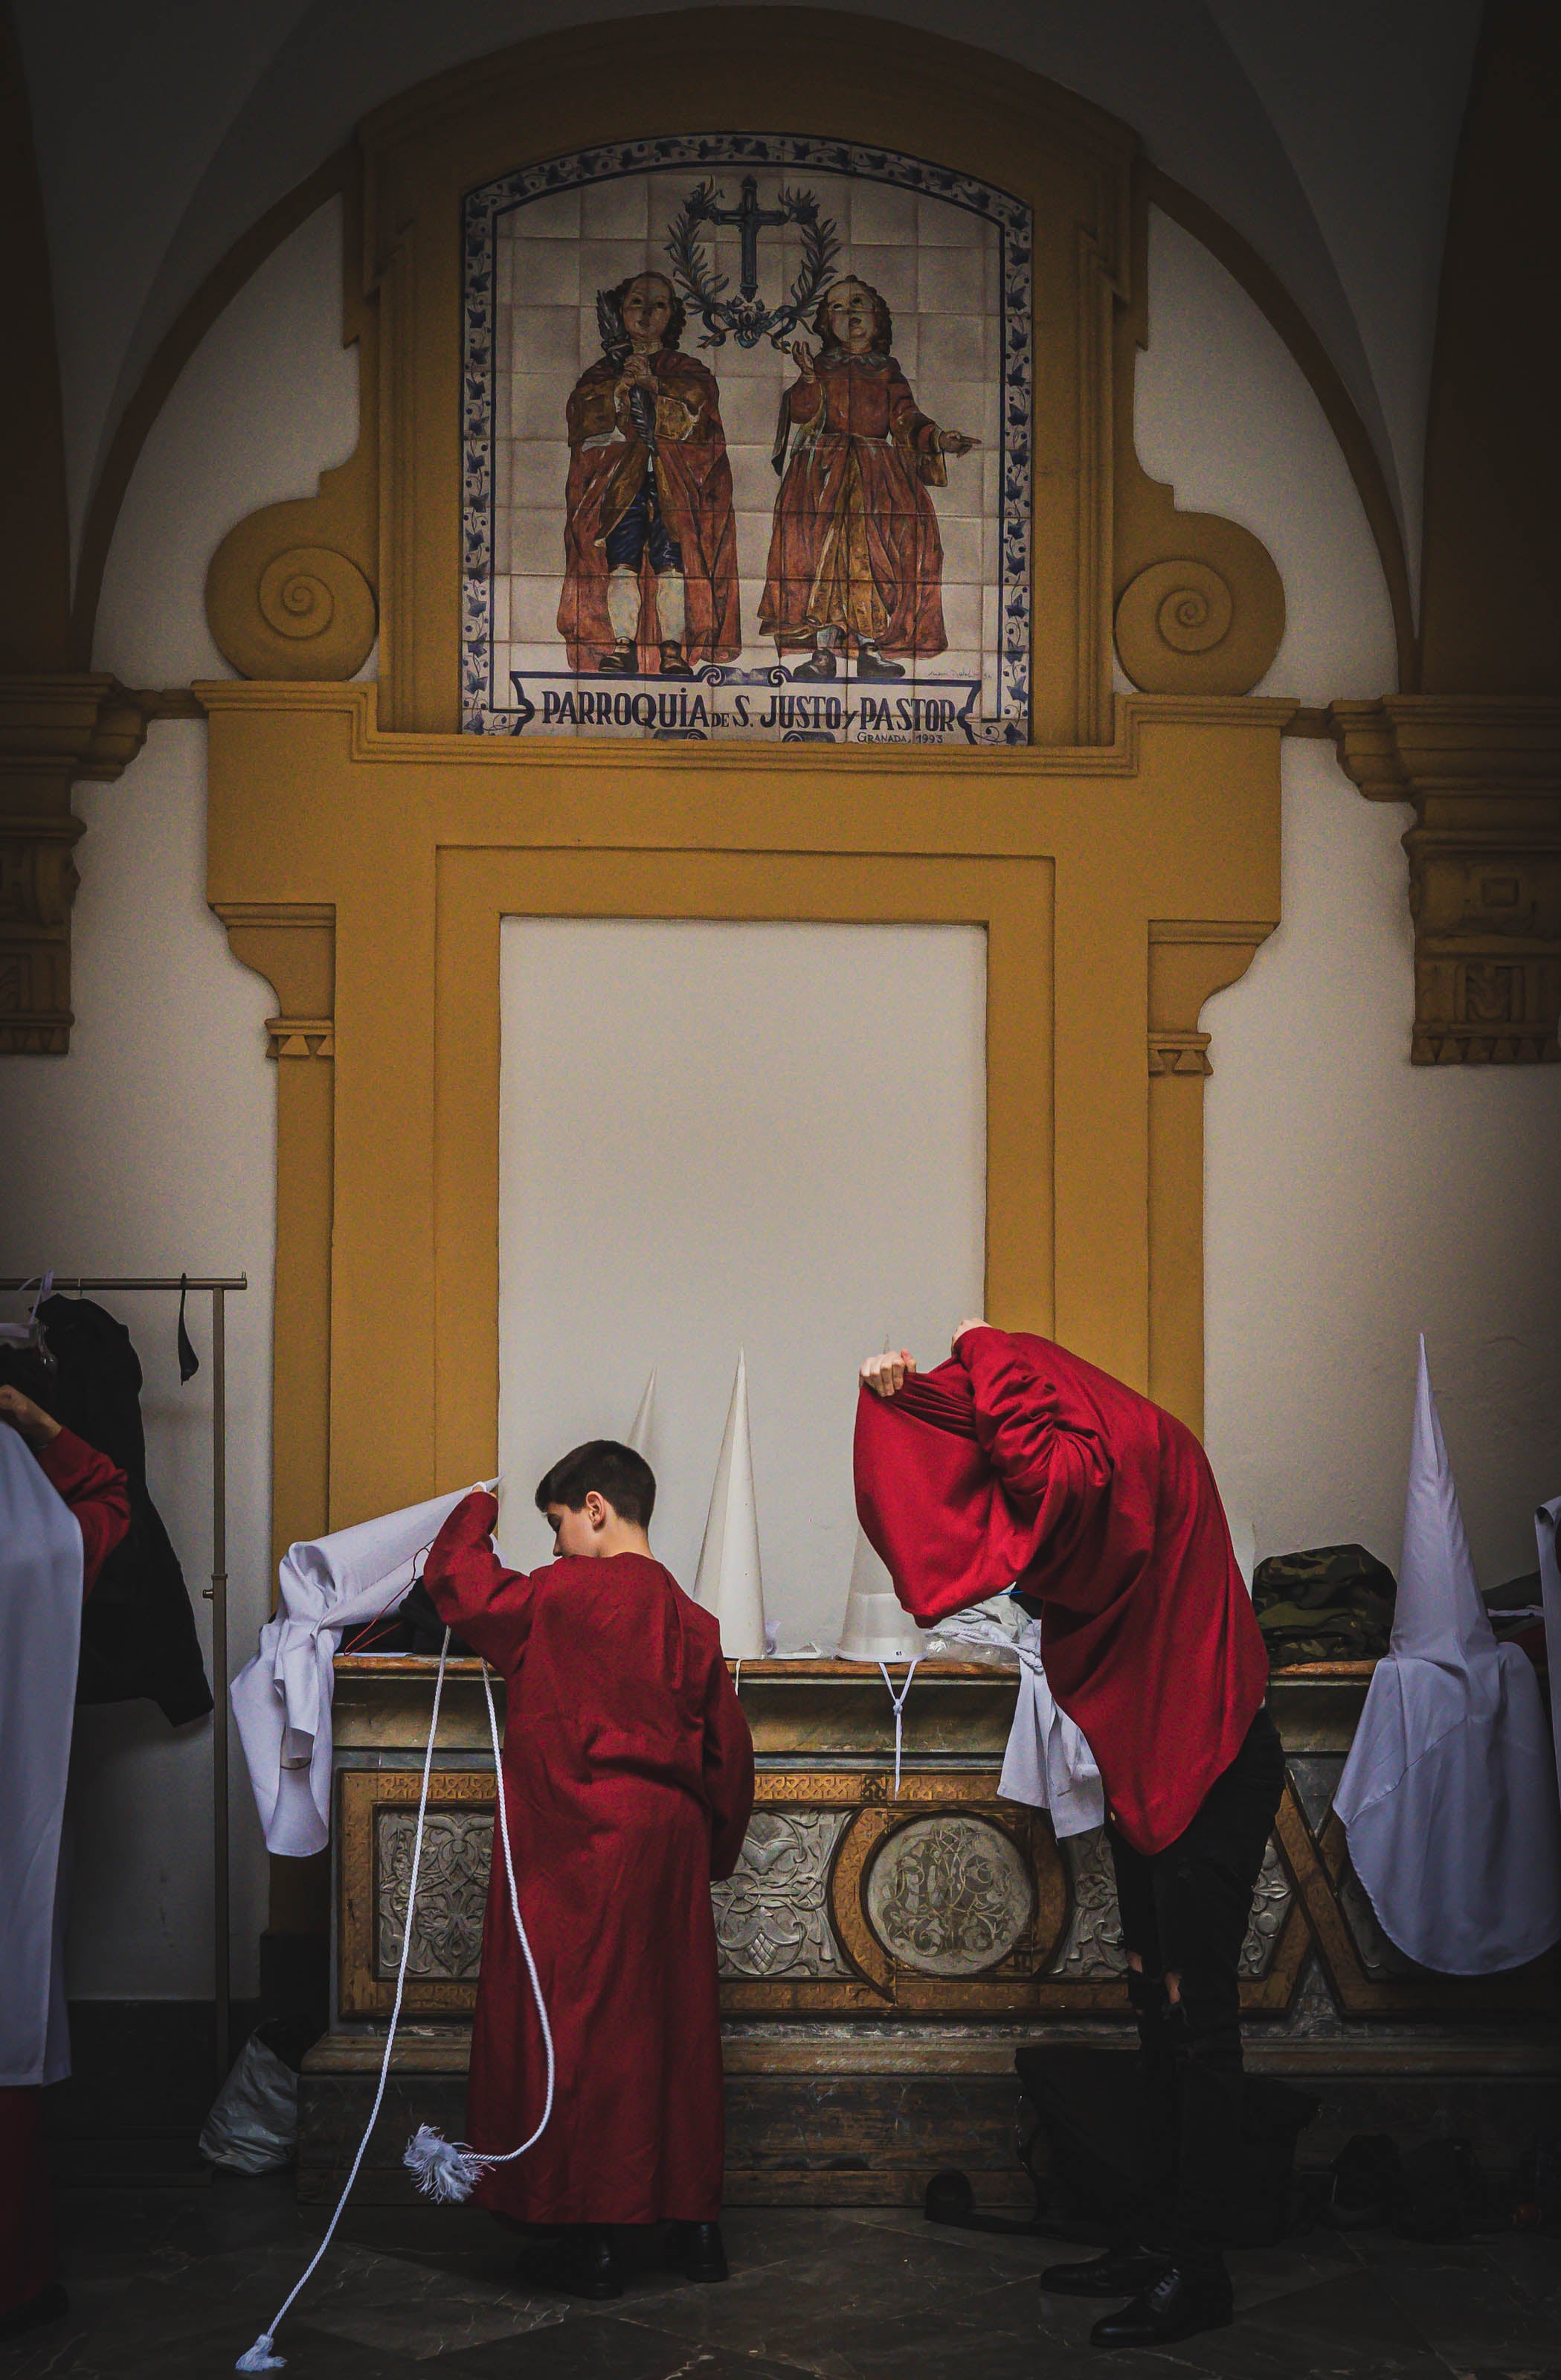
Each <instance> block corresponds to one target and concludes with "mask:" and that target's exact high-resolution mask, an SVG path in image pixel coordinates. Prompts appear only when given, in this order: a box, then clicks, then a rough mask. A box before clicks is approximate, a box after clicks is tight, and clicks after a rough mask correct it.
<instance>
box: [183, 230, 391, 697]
mask: <svg viewBox="0 0 1561 2380" xmlns="http://www.w3.org/2000/svg"><path fill="white" fill-rule="evenodd" d="M360 222H361V216H360V207H359V193H358V192H357V190H356V189H352V190H349V192H348V194H347V208H346V224H345V256H346V260H347V269H346V271H345V275H344V290H345V318H346V319H345V326H344V333H343V335H344V339H345V341H346V342H347V343H348V344H355V345H356V346H357V384H358V434H357V448H356V450H355V451H354V453H353V454H351V455H349V456H348V457H347V460H346V461H345V463H343V464H342V465H341V466H340V467H339V468H337V469H335V470H333V471H322V472H321V475H320V486H319V491H318V492H317V493H316V494H315V495H313V496H307V497H299V498H296V499H294V500H292V501H290V502H288V503H285V504H267V505H266V506H265V507H264V508H263V510H261V511H260V512H258V513H250V514H249V515H248V517H247V518H246V519H244V520H241V521H239V522H237V523H236V526H235V527H234V528H231V529H229V531H228V533H227V535H226V537H224V540H223V541H222V543H221V544H220V545H219V546H218V548H217V550H216V553H214V554H213V555H212V564H211V567H210V569H209V570H208V571H207V574H206V617H207V620H208V622H209V624H210V625H211V630H212V639H213V641H214V642H215V644H216V646H217V649H218V650H219V651H220V652H221V653H222V655H223V657H224V660H225V661H227V662H231V664H232V666H233V667H234V668H235V669H236V671H237V672H238V674H239V676H240V677H251V678H310V679H316V680H321V679H323V680H327V681H330V680H341V679H345V678H349V677H353V676H355V675H356V674H357V671H358V670H360V669H361V668H362V666H363V664H364V662H366V661H367V660H368V658H369V653H370V652H371V651H372V650H373V645H374V639H375V637H376V636H377V635H378V633H379V599H378V592H377V589H378V585H379V548H380V477H379V435H378V428H377V424H378V411H379V408H378V396H379V382H378V373H379V361H378V342H377V338H376V327H377V325H376V316H375V312H374V309H373V307H372V305H371V304H369V301H368V300H367V299H366V298H365V297H363V295H362V280H361V272H360V270H359V269H358V267H357V257H358V255H359V254H360V252H361V235H360V228H359V227H360Z"/></svg>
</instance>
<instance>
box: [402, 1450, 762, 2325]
mask: <svg viewBox="0 0 1561 2380" xmlns="http://www.w3.org/2000/svg"><path fill="white" fill-rule="evenodd" d="M655 1501H656V1481H655V1478H654V1475H652V1473H651V1470H650V1466H649V1464H648V1463H646V1462H645V1461H644V1460H643V1458H642V1457H641V1456H640V1455H638V1454H636V1453H635V1451H633V1449H632V1448H630V1447H626V1446H620V1445H618V1444H617V1443H616V1442H615V1441H614V1440H613V1439H592V1440H591V1441H590V1442H589V1443H588V1444H587V1445H585V1446H577V1447H576V1448H575V1450H574V1451H573V1452H572V1453H570V1454H566V1455H565V1456H564V1457H563V1460H562V1462H559V1463H554V1464H553V1466H552V1469H551V1471H550V1472H548V1474H547V1475H546V1476H545V1478H544V1479H543V1480H542V1482H541V1484H540V1486H539V1487H538V1489H537V1506H538V1511H539V1512H543V1513H545V1514H546V1516H547V1522H548V1526H549V1527H550V1528H551V1530H552V1532H553V1540H554V1542H553V1555H554V1559H553V1561H552V1563H551V1566H550V1567H549V1568H547V1569H544V1570H538V1571H534V1572H532V1573H529V1574H527V1573H524V1572H520V1571H510V1570H505V1569H504V1568H503V1566H502V1563H501V1562H500V1561H499V1560H498V1557H497V1556H496V1555H495V1553H494V1551H493V1548H492V1544H491V1541H490V1540H491V1533H492V1529H493V1525H494V1522H495V1520H496V1519H497V1516H498V1506H497V1505H496V1503H495V1502H494V1500H493V1499H492V1497H491V1496H489V1495H485V1494H482V1493H480V1492H477V1493H474V1494H472V1495H470V1496H467V1497H466V1499H465V1500H464V1501H463V1502H461V1503H460V1504H458V1505H457V1506H456V1508H455V1510H454V1512H452V1513H451V1515H450V1517H449V1519H448V1520H447V1521H446V1522H445V1524H444V1526H443V1528H442V1530H441V1531H440V1533H439V1536H438V1537H437V1538H436V1539H435V1541H434V1544H433V1548H432V1550H431V1551H430V1555H429V1558H428V1562H427V1565H426V1567H425V1570H424V1573H423V1577H424V1583H425V1585H427V1587H428V1591H429V1593H430V1596H431V1597H433V1600H434V1603H435V1606H436V1607H437V1609H438V1610H439V1613H440V1615H441V1617H442V1619H443V1620H445V1621H447V1622H448V1623H449V1625H450V1627H451V1628H452V1629H453V1630H454V1633H456V1634H457V1635H458V1636H460V1637H462V1638H464V1639H465V1641H466V1643H467V1644H468V1645H471V1646H472V1648H473V1650H474V1651H476V1652H478V1653H480V1654H481V1655H482V1657H483V1658H484V1659H485V1660H488V1661H490V1662H491V1663H492V1664H493V1666H494V1668H495V1669H497V1670H502V1673H503V1678H504V1689H505V1717H504V1756H503V1780H502V1791H503V1795H504V1809H505V1812H506V1814H507V1815H508V1820H509V1828H510V1840H511V1843H512V1846H513V1848H514V1870H515V1882H516V1885H517V1888H518V1890H519V1896H520V1910H521V1915H522V1916H523V1918H524V1919H525V1921H526V1933H527V1935H528V1936H529V1937H530V1941H531V1949H532V1953H533V1956H534V1957H535V1959H536V1961H537V1972H538V1978H539V1981H540V1984H541V1990H542V1997H543V1999H544V2001H545V2002H546V2004H547V2010H548V2016H549V2021H550V2022H551V2027H552V2035H553V2045H554V2050H555V2054H556V2057H557V2061H558V2065H557V2088H556V2095H555V2098H554V2103H553V2112H552V2119H551V2122H550V2124H549V2125H548V2128H547V2130H546V2131H544V2132H543V2134H542V2137H541V2139H540V2140H539V2141H538V2143H537V2145H536V2147H535V2148H533V2149H530V2150H528V2151H527V2153H526V2155H525V2156H523V2157H521V2158H519V2159H517V2160H516V2161H515V2162H514V2164H511V2165H496V2166H493V2167H490V2169H489V2170H488V2172H487V2173H486V2174H485V2175H484V2177H483V2179H482V2180H480V2181H478V2184H477V2185H476V2188H475V2189H474V2191H473V2193H472V2195H473V2197H474V2198H475V2199H476V2200H477V2201H478V2204H481V2205H485V2206H487V2207H488V2208H490V2211H491V2212H492V2213H493V2214H495V2215H497V2216H499V2217H500V2218H501V2220H502V2221H505V2222H507V2223H509V2224H511V2225H512V2226H519V2227H523V2228H536V2227H543V2228H546V2229H547V2230H548V2231H550V2232H551V2237H549V2238H546V2239H545V2240H543V2241H542V2242H540V2243H539V2244H540V2247H541V2249H542V2261H541V2263H540V2265H538V2262H537V2261H536V2259H535V2258H533V2259H531V2260H529V2262H528V2264H527V2265H526V2269H527V2271H528V2274H529V2276H530V2277H533V2278H537V2277H540V2278H542V2279H543V2280H545V2281H546V2282H548V2283H550V2284H551V2286H554V2287H559V2288H563V2289H570V2290H573V2291H575V2293H577V2294H581V2295H585V2296H587V2297H593V2298H610V2297H617V2296H619V2295H620V2294H621V2293H622V2290H623V2277H622V2274H621V2272H620V2269H619V2265H618V2259H617V2254H616V2250H615V2248H614V2245H613V2241H612V2238H611V2229H610V2228H609V2227H611V2226H616V2225H627V2224H650V2223H661V2222H667V2221H671V2222H672V2223H673V2224H674V2225H676V2226H677V2227H678V2228H677V2229H676V2231H675V2232H674V2235H673V2240H674V2249H673V2253H674V2257H675V2261H676V2263H677V2265H679V2267H680V2268H681V2269H682V2270H683V2271H684V2273H686V2274H687V2276H688V2277H689V2278H690V2279H691V2280H699V2281H722V2280H724V2279H725V2278H726V2258H725V2253H724V2251H723V2248H722V2245H721V2237H720V2226H719V2220H718V2218H719V2216H720V2199H721V2181H722V2171H723V2165H724V2156H725V2119H724V2108H723V2103H722V2090H721V2054H720V2009H719V2004H718V2000H717V1988H716V1938H715V1921H714V1916H713V1913H712V1911H711V1906H710V1880H711V1878H712V1877H713V1876H716V1877H719V1876H730V1875H731V1874H732V1869H733V1868H734V1867H735V1866H736V1864H737V1859H738V1854H739V1852H741V1850H742V1848H743V1838H744V1834H745V1833H746V1831H747V1825H748V1814H749V1811H750V1810H751V1808H752V1806H753V1798H754V1747H753V1743H752V1740H751V1738H750V1737H749V1734H748V1728H747V1722H746V1720H745V1719H744V1717H743V1713H742V1710H741V1707H740V1706H739V1704H738V1701H737V1696H736V1694H735V1692H734V1691H733V1689H732V1681H731V1679H730V1678H729V1677H728V1675H727V1671H726V1664H725V1662H724V1660H723V1659H722V1658H721V1649H720V1630H719V1628H718V1627H717V1624H716V1621H715V1620H714V1618H713V1617H712V1615H711V1614H710V1613H709V1612H708V1611H706V1610H704V1609H701V1607H700V1606H699V1605H698V1604H696V1603H695V1602H694V1601H693V1600H692V1599H691V1598H690V1597H688V1596H686V1595H685V1594H684V1591H683V1589H682V1588H681V1587H680V1586H679V1585H678V1584H677V1582H676V1580H675V1579H674V1578H673V1577H672V1575H671V1573H670V1572H668V1571H666V1570H664V1569H663V1568H662V1566H661V1564H660V1563H659V1561H658V1560H656V1558H655V1556H654V1555H653V1554H652V1553H651V1550H650V1539H649V1536H648V1535H647V1530H648V1527H649V1522H650V1516H651V1512H652V1509H653V1507H654V1505H655ZM545 2077H546V2067H545V2058H544V2053H543V2047H542V2037H541V2031H540V2027H539V2025H538V2020H537V2012H536V2010H535V2007H534V2006H533V2004H532V1999H531V1995H530V1991H529V1989H528V1986H527V1982H526V1970H525V1966H524V1963H523V1960H522V1955H521V1950H520V1946H519V1944H518V1942H517V1941H516V1939H515V1931H514V1921H513V1918H512V1916H511V1913H510V1905H509V1890H508V1886H507V1883H506V1881H505V1876H504V1864H503V1859H502V1855H501V1849H500V1846H499V1844H498V1843H497V1842H495V1845H494V1855H493V1865H492V1874H491V1876H490V1882H489V1890H488V1908H487V1913H486V1915H485V1917H484V1920H483V1935H482V1970H481V1973H480V1975H479V1977H478V1992H477V2014H476V2020H475V2022H474V2025H473V2029H472V2059H471V2079H470V2083H469V2087H468V2091H467V2100H466V2131H467V2138H468V2140H469V2141H470V2143H471V2145H472V2147H473V2148H475V2149H477V2150H478V2152H479V2153H480V2154H484V2155H490V2156H494V2155H503V2153H504V2152H505V2151H506V2150H508V2149H513V2148H514V2147H515V2146H517V2145H518V2143H520V2142H522V2141H524V2140H525V2139H526V2137H527V2135H528V2134H529V2133H530V2132H531V2131H533V2130H534V2129H535V2127H536V2124H537V2121H538V2117H539V2116H540V2114H541V2111H542V2105H543V2094H544V2087H545Z"/></svg>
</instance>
